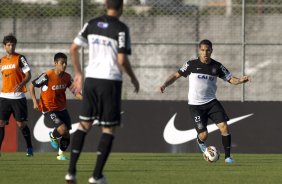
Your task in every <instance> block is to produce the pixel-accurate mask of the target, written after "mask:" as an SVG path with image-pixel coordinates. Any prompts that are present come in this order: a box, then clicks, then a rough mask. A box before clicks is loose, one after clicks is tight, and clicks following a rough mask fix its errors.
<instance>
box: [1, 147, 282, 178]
mask: <svg viewBox="0 0 282 184" xmlns="http://www.w3.org/2000/svg"><path fill="white" fill-rule="evenodd" d="M68 156H69V155H68ZM233 156H234V159H235V161H236V163H235V164H233V165H226V164H224V159H223V157H221V158H220V160H219V161H217V162H216V163H208V162H206V161H205V160H204V159H203V157H202V155H201V154H168V153H112V154H111V155H110V158H109V161H108V163H107V165H106V167H105V172H104V174H105V175H106V177H107V180H108V182H109V183H110V184H190V183H191V184H192V183H193V184H195V183H196V184H198V183H209V184H219V183H220V184H225V183H226V184H243V183H244V184H246V183H248V184H253V183H256V184H267V183H281V181H282V174H281V173H282V159H281V157H282V155H281V154H234V155H233ZM95 158H96V155H95V154H94V153H84V152H83V153H82V155H81V157H80V160H79V162H78V167H77V168H78V173H77V181H78V184H80V183H81V184H82V183H87V180H88V177H89V176H90V175H91V173H92V169H93V165H94V163H95ZM68 163H69V161H58V160H56V153H55V152H53V153H35V155H34V157H30V158H29V157H25V153H23V152H22V153H2V155H1V157H0V183H1V184H15V183H21V184H62V183H65V182H64V176H65V174H66V171H67V167H68Z"/></svg>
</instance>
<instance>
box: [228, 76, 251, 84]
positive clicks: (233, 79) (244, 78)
mask: <svg viewBox="0 0 282 184" xmlns="http://www.w3.org/2000/svg"><path fill="white" fill-rule="evenodd" d="M248 81H251V78H250V76H247V75H245V76H241V77H239V78H238V77H234V76H232V77H231V78H230V79H229V80H228V82H229V83H230V84H234V85H237V84H242V83H246V82H248Z"/></svg>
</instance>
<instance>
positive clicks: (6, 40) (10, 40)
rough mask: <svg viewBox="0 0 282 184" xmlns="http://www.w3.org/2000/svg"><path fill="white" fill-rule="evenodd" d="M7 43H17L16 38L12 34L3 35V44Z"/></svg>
mask: <svg viewBox="0 0 282 184" xmlns="http://www.w3.org/2000/svg"><path fill="white" fill-rule="evenodd" d="M7 43H14V44H17V38H16V37H15V36H14V35H13V34H8V35H7V36H4V39H3V44H4V45H6V44H7Z"/></svg>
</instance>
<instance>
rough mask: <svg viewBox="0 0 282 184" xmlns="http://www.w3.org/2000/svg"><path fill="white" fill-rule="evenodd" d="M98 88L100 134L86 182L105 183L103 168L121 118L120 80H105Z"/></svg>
mask: <svg viewBox="0 0 282 184" xmlns="http://www.w3.org/2000/svg"><path fill="white" fill-rule="evenodd" d="M100 89H103V90H102V91H103V95H101V96H102V99H100V102H103V104H99V106H100V107H102V108H100V112H99V116H100V119H99V121H97V125H100V126H101V127H102V128H101V129H102V135H101V138H100V141H99V144H98V148H97V159H96V165H95V168H94V170H93V173H92V176H91V177H90V178H89V180H88V182H89V183H103V184H106V183H107V182H106V179H105V176H104V175H103V169H104V166H105V165H106V162H107V160H108V156H109V154H110V153H111V150H112V145H113V141H114V131H115V127H116V126H118V125H119V124H120V118H121V117H120V112H121V82H116V81H106V82H104V83H103V85H102V86H100Z"/></svg>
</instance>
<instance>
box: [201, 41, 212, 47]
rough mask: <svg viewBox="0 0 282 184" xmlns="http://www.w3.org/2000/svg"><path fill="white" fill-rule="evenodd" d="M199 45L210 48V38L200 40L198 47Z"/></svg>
mask: <svg viewBox="0 0 282 184" xmlns="http://www.w3.org/2000/svg"><path fill="white" fill-rule="evenodd" d="M201 45H208V46H209V47H210V48H211V49H212V42H211V41H210V40H207V39H205V40H202V41H200V43H199V48H200V47H201Z"/></svg>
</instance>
